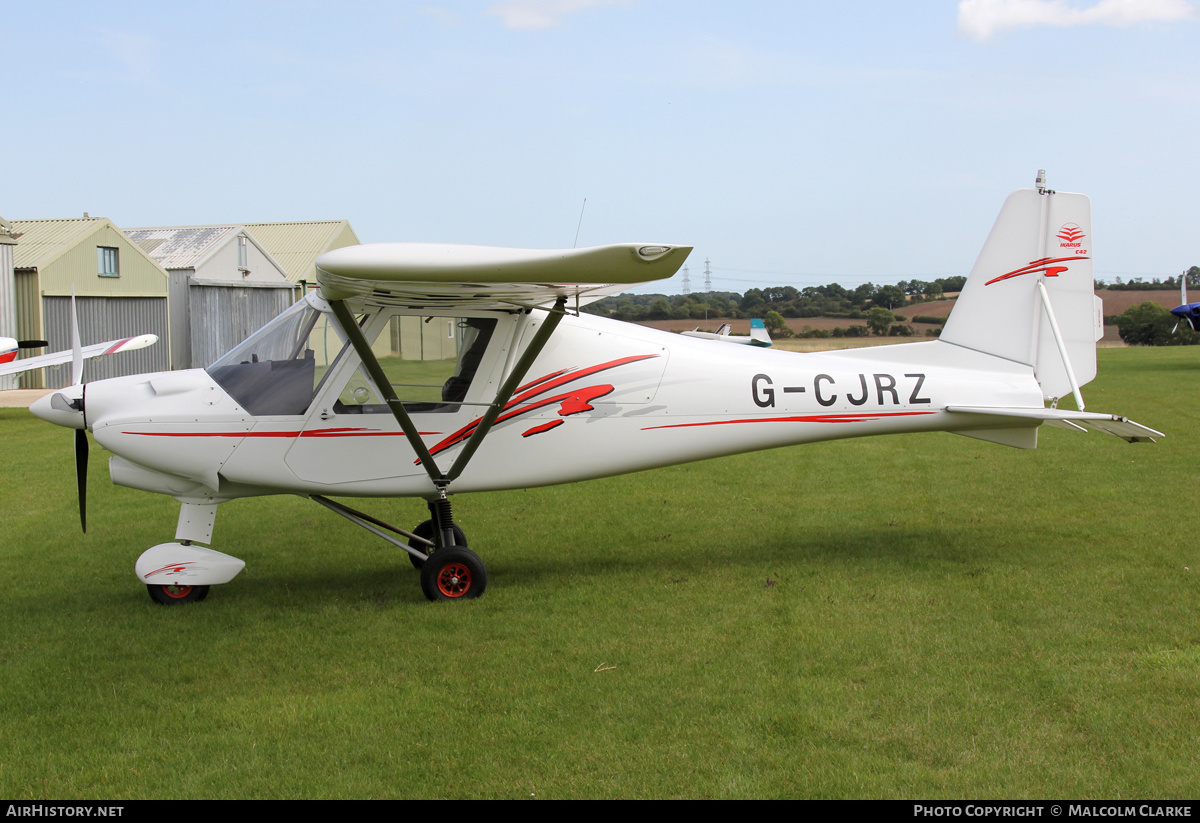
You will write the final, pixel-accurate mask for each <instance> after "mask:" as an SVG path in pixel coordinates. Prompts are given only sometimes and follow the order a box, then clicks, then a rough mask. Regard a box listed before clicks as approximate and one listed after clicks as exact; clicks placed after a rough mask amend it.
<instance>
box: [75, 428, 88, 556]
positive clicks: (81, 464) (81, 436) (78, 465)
mask: <svg viewBox="0 0 1200 823" xmlns="http://www.w3.org/2000/svg"><path fill="white" fill-rule="evenodd" d="M87 464H88V436H87V432H86V431H84V430H83V429H76V430H75V479H76V482H77V483H78V485H79V525H80V527H82V528H83V531H84V533H85V534H86V533H87Z"/></svg>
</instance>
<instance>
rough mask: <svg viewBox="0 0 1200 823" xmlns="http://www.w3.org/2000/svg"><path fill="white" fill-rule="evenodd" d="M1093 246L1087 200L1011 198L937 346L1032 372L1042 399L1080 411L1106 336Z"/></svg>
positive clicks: (1024, 192)
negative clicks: (1072, 404) (1071, 399)
mask: <svg viewBox="0 0 1200 823" xmlns="http://www.w3.org/2000/svg"><path fill="white" fill-rule="evenodd" d="M1039 180H1040V178H1039ZM1092 239H1093V238H1092V210H1091V202H1090V201H1089V200H1088V198H1087V197H1086V196H1084V195H1082V194H1072V193H1069V192H1054V191H1051V190H1049V189H1045V188H1041V187H1039V188H1036V189H1019V190H1017V191H1015V192H1013V193H1012V194H1010V195H1009V196H1008V199H1007V200H1006V201H1005V203H1004V208H1002V209H1001V210H1000V216H999V217H997V218H996V223H995V225H994V226H992V231H991V234H989V235H988V239H987V242H986V243H985V244H984V246H983V251H981V252H980V253H979V259H978V260H976V261H975V267H974V268H973V269H972V270H971V276H970V277H968V278H967V283H966V286H964V288H963V291H962V295H961V296H960V297H959V298H958V303H957V304H956V305H955V307H954V310H953V311H952V312H951V313H950V317H949V318H948V319H947V321H946V325H945V328H944V329H943V330H942V334H941V340H943V341H945V342H947V343H953V344H955V345H958V346H963V347H965V348H968V349H974V350H975V351H980V352H984V353H986V354H991V355H995V356H997V357H1003V358H1005V359H1007V360H1013V361H1016V362H1018V363H1024V364H1026V365H1028V366H1032V367H1033V370H1034V375H1035V376H1036V377H1037V380H1038V382H1039V383H1040V384H1041V387H1042V393H1043V394H1044V395H1045V397H1046V398H1047V399H1057V398H1059V397H1062V396H1065V395H1066V394H1068V393H1070V392H1075V395H1076V403H1077V404H1078V406H1079V408H1080V409H1082V408H1083V401H1082V398H1081V397H1080V396H1079V391H1078V389H1079V387H1080V386H1082V385H1084V384H1085V383H1088V382H1089V381H1091V380H1092V379H1093V378H1094V377H1095V376H1096V341H1097V340H1098V339H1099V338H1100V337H1101V336H1102V335H1103V328H1104V327H1103V325H1102V324H1103V322H1104V321H1103V308H1102V304H1101V303H1100V300H1099V298H1097V297H1096V296H1095V291H1094V288H1095V287H1094V284H1093V279H1092ZM1097 330H1099V332H1100V333H1099V334H1097Z"/></svg>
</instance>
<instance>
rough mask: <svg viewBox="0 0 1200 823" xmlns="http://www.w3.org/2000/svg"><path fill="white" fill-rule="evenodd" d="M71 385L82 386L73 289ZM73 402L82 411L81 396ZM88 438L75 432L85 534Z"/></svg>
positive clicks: (81, 521) (80, 512)
mask: <svg viewBox="0 0 1200 823" xmlns="http://www.w3.org/2000/svg"><path fill="white" fill-rule="evenodd" d="M71 385H72V386H81V387H82V386H83V346H81V345H80V344H79V316H78V315H77V314H76V312H75V289H74V288H72V289H71ZM84 391H85V389H82V388H81V389H80V394H79V399H78V400H77V401H75V404H77V411H80V412H82V411H83V394H84ZM88 449H89V447H88V436H87V428H86V424H85V427H84V428H79V429H76V430H75V483H76V486H77V487H78V490H79V525H80V527H81V528H82V529H83V531H84V533H85V534H86V533H87V464H88Z"/></svg>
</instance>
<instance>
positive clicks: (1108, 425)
mask: <svg viewBox="0 0 1200 823" xmlns="http://www.w3.org/2000/svg"><path fill="white" fill-rule="evenodd" d="M946 411H948V412H953V413H954V414H978V415H984V416H987V417H1009V418H1012V417H1017V418H1024V419H1026V420H1040V421H1042V422H1043V423H1048V424H1049V425H1051V426H1055V427H1057V428H1060V429H1074V430H1076V431H1083V430H1085V429H1094V430H1096V431H1102V432H1108V433H1109V434H1112V435H1116V436H1117V437H1120V438H1121V439H1122V440H1128V441H1129V442H1130V443H1153V442H1154V441H1155V439H1156V438H1159V437H1166V435H1165V434H1163V433H1162V432H1160V431H1155V430H1154V429H1151V428H1149V427H1147V426H1143V425H1142V424H1141V423H1134V422H1133V421H1132V420H1130V419H1129V418H1127V417H1120V416H1118V415H1115V414H1102V413H1100V412H1089V411H1073V410H1071V409H1038V408H1033V409H1018V408H1006V407H990V406H947V407H946Z"/></svg>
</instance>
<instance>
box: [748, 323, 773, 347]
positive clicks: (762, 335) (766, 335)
mask: <svg viewBox="0 0 1200 823" xmlns="http://www.w3.org/2000/svg"><path fill="white" fill-rule="evenodd" d="M750 340H751V341H752V345H756V346H770V345H771V333H770V332H768V331H767V324H766V323H764V322H763V321H762V320H759V319H757V318H755V319H754V320H751V321H750Z"/></svg>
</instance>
